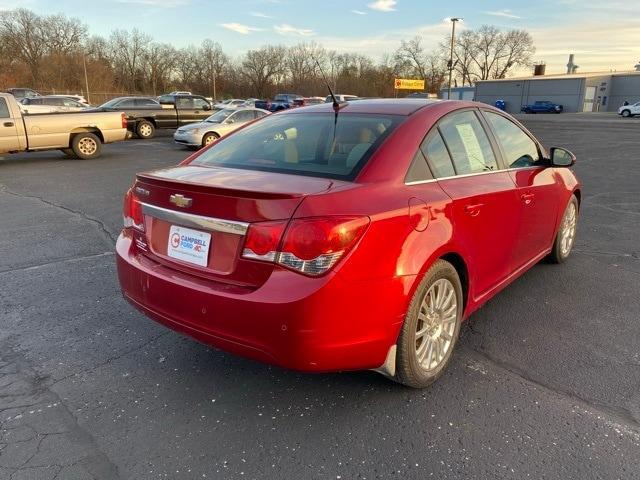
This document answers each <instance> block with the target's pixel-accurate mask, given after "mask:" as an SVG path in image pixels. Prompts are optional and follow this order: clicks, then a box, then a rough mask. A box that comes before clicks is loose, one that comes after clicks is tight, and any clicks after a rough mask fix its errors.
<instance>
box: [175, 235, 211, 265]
mask: <svg viewBox="0 0 640 480" xmlns="http://www.w3.org/2000/svg"><path fill="white" fill-rule="evenodd" d="M210 247H211V234H210V233H208V232H201V231H200V230H193V229H192V228H186V227H181V226H179V225H171V228H170V230H169V239H168V241H167V255H168V256H169V257H171V258H176V259H178V260H182V261H183V262H187V263H192V264H194V265H199V266H201V267H206V266H207V264H208V261H209V249H210Z"/></svg>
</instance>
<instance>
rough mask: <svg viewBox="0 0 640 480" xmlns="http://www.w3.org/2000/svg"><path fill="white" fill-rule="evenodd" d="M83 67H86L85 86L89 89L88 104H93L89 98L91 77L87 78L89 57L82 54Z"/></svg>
mask: <svg viewBox="0 0 640 480" xmlns="http://www.w3.org/2000/svg"><path fill="white" fill-rule="evenodd" d="M82 66H83V67H84V84H85V86H86V87H87V103H89V104H90V103H91V97H90V96H89V77H87V56H86V55H85V54H84V53H83V54H82Z"/></svg>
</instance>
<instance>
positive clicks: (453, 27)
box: [447, 17, 462, 100]
mask: <svg viewBox="0 0 640 480" xmlns="http://www.w3.org/2000/svg"><path fill="white" fill-rule="evenodd" d="M449 20H451V51H450V53H449V65H448V66H449V93H448V94H447V100H451V74H452V72H453V44H454V42H455V37H456V22H459V21H460V20H462V18H456V17H452V18H450V19H449Z"/></svg>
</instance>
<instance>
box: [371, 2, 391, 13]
mask: <svg viewBox="0 0 640 480" xmlns="http://www.w3.org/2000/svg"><path fill="white" fill-rule="evenodd" d="M397 3H398V2H397V0H376V1H375V2H373V3H369V4H368V5H367V7H369V8H370V9H371V10H378V11H380V12H393V11H394V10H395V8H394V7H395V6H396V4H397Z"/></svg>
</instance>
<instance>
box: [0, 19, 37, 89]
mask: <svg viewBox="0 0 640 480" xmlns="http://www.w3.org/2000/svg"><path fill="white" fill-rule="evenodd" d="M0 40H1V41H2V43H3V44H4V45H5V48H6V49H7V51H8V52H9V54H10V55H14V56H15V57H17V58H19V59H20V60H22V61H23V62H24V63H25V64H26V65H27V67H28V69H29V72H30V73H31V80H32V81H33V85H34V86H35V87H40V85H41V76H40V64H41V62H42V59H43V58H44V56H45V55H46V53H47V37H46V35H45V31H44V24H43V20H42V18H41V17H39V16H38V15H36V14H35V13H33V12H32V11H30V10H26V9H24V8H19V9H18V10H14V11H7V12H2V13H0Z"/></svg>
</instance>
